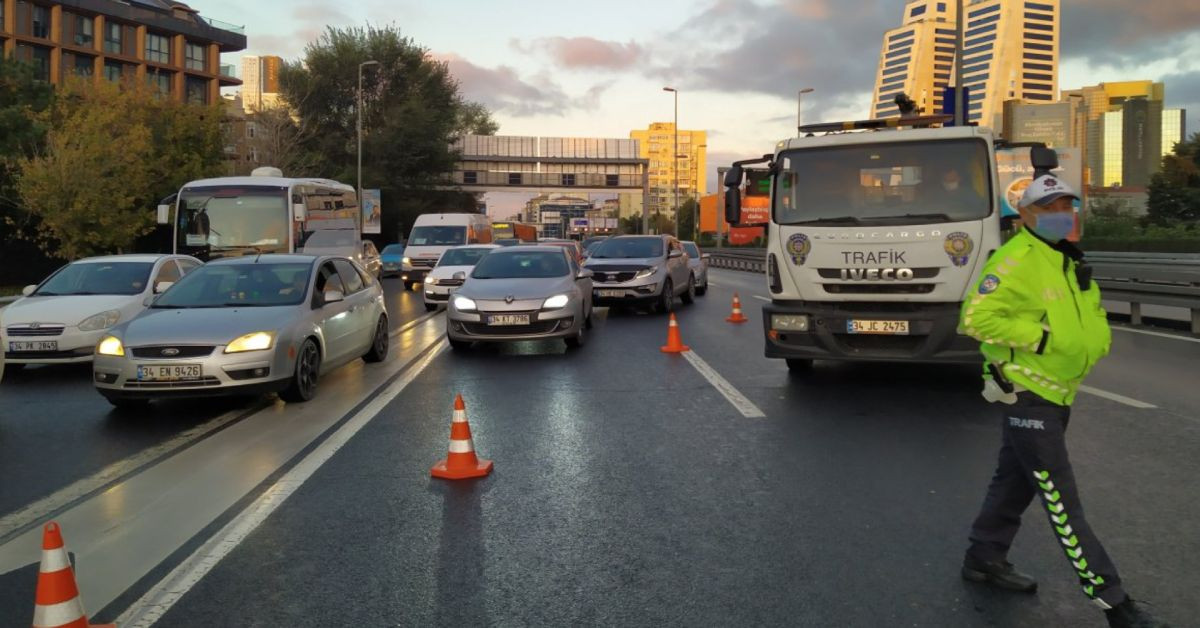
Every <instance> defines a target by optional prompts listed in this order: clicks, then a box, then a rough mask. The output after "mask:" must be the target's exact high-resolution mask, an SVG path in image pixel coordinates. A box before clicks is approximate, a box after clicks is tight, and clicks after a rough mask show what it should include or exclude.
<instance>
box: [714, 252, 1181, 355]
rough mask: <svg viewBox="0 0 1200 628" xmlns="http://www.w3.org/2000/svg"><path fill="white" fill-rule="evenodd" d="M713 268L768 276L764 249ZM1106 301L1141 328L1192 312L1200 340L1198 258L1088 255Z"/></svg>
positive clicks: (728, 257)
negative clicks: (1150, 311) (1155, 319)
mask: <svg viewBox="0 0 1200 628" xmlns="http://www.w3.org/2000/svg"><path fill="white" fill-rule="evenodd" d="M707 252H708V253H710V254H711V255H712V257H711V258H709V265H711V266H712V267H713V268H728V269H731V270H743V271H748V272H755V273H762V272H766V267H767V264H766V257H767V252H766V250H764V249H710V250H708V251H707ZM1087 259H1088V263H1089V264H1090V265H1091V266H1092V267H1093V269H1094V274H1093V277H1094V278H1095V279H1096V283H1097V284H1099V286H1100V289H1101V290H1102V291H1103V295H1104V299H1105V300H1108V301H1120V302H1122V303H1128V304H1129V313H1130V322H1132V323H1133V324H1134V325H1141V324H1142V306H1143V305H1162V306H1168V307H1178V308H1184V309H1187V310H1189V311H1190V312H1191V328H1192V333H1193V334H1196V335H1200V254H1175V253H1106V252H1095V253H1088V256H1087Z"/></svg>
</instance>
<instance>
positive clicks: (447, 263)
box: [425, 244, 500, 312]
mask: <svg viewBox="0 0 1200 628" xmlns="http://www.w3.org/2000/svg"><path fill="white" fill-rule="evenodd" d="M498 248H500V245H498V244H472V245H470V246H456V247H453V248H449V249H446V252H445V253H442V256H441V257H440V258H438V262H437V266H434V267H433V269H432V270H430V271H429V274H428V275H425V309H426V310H429V311H431V312H432V311H433V310H436V309H437V307H438V305H440V304H442V303H445V302H447V301H449V300H450V293H451V292H454V291H455V290H458V289H459V288H460V287H462V285H463V281H464V280H465V278H466V276H467V275H470V274H471V271H472V270H475V264H478V263H479V260H480V259H483V256H484V255H487V254H488V253H491V252H492V251H493V250H494V249H498ZM460 273H461V274H462V276H459V277H456V276H455V275H459V274H460Z"/></svg>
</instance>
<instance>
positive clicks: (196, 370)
mask: <svg viewBox="0 0 1200 628" xmlns="http://www.w3.org/2000/svg"><path fill="white" fill-rule="evenodd" d="M200 377H201V372H200V365H199V364H171V365H158V364H155V365H142V366H138V367H137V378H138V381H142V382H174V381H185V380H189V379H200Z"/></svg>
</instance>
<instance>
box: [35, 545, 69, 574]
mask: <svg viewBox="0 0 1200 628" xmlns="http://www.w3.org/2000/svg"><path fill="white" fill-rule="evenodd" d="M70 566H71V561H70V560H69V559H68V558H67V550H65V549H63V548H61V547H59V548H56V549H49V550H42V566H41V568H39V569H38V571H40V572H42V573H54V572H56V571H62V570H63V569H66V568H67V567H70Z"/></svg>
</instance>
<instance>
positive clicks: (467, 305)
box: [454, 296, 475, 312]
mask: <svg viewBox="0 0 1200 628" xmlns="http://www.w3.org/2000/svg"><path fill="white" fill-rule="evenodd" d="M454 309H456V310H458V311H459V312H474V311H475V301H474V300H473V299H468V298H467V297H462V296H455V297H454Z"/></svg>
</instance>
